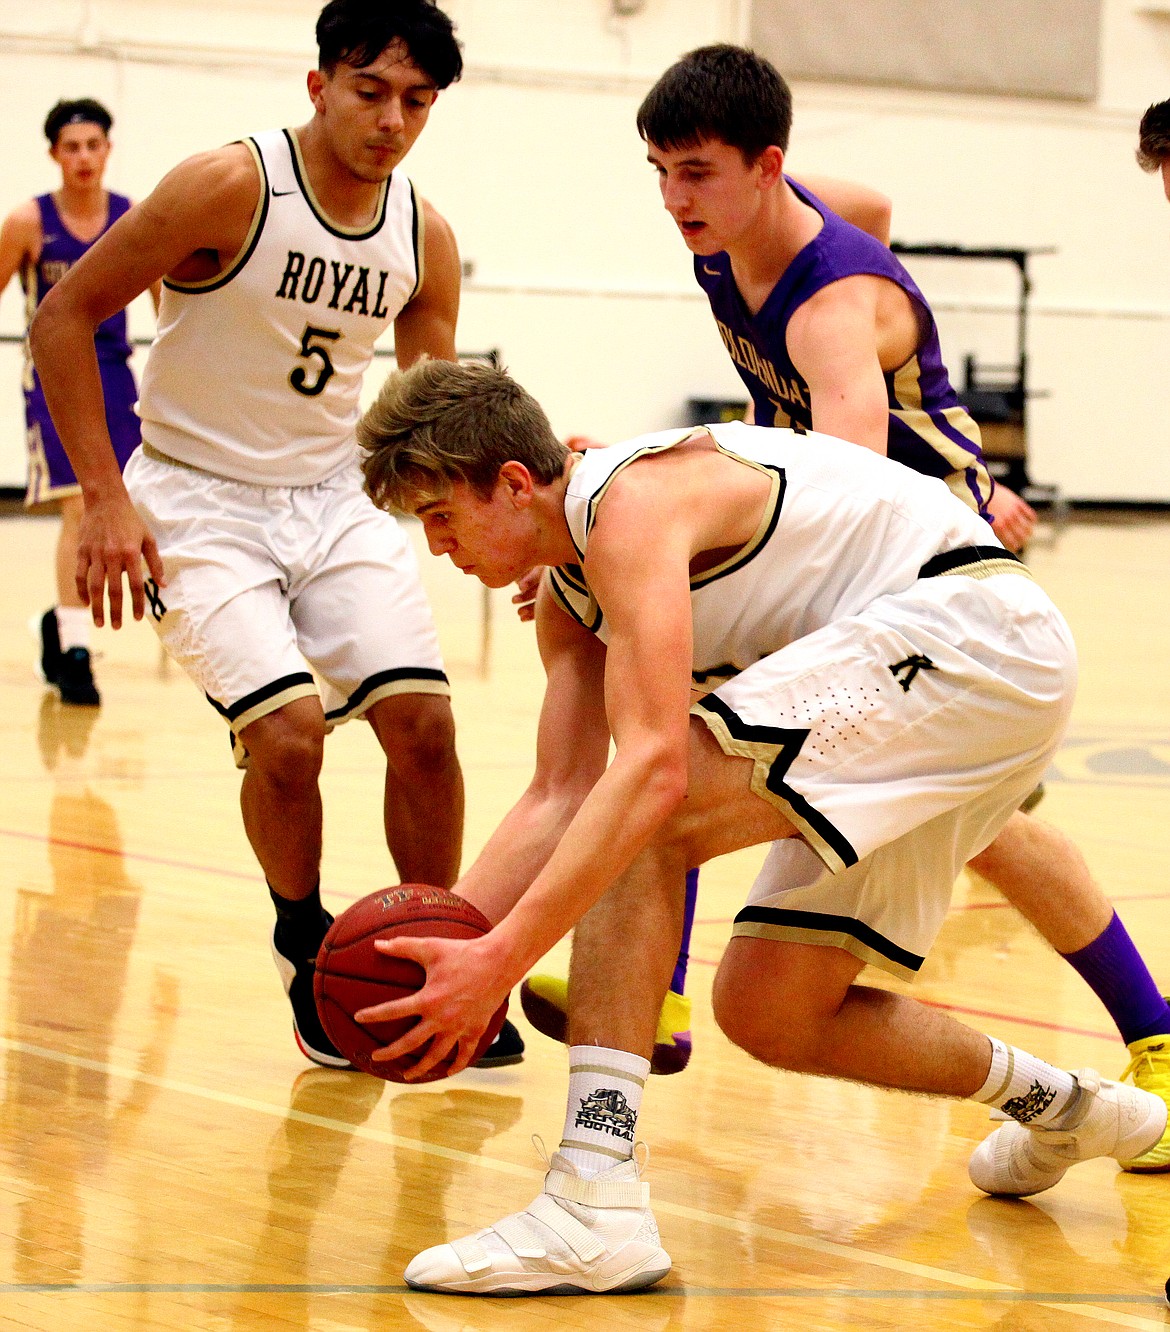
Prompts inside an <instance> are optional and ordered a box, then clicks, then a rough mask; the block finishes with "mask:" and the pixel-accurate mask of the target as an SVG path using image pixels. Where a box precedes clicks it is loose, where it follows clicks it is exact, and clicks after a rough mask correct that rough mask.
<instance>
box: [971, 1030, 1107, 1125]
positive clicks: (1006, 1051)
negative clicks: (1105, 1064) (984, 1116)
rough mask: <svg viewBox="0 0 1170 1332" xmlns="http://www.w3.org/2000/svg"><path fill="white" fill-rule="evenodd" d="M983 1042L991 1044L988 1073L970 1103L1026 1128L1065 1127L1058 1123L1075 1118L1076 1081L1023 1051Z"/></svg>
mask: <svg viewBox="0 0 1170 1332" xmlns="http://www.w3.org/2000/svg"><path fill="white" fill-rule="evenodd" d="M987 1039H988V1040H989V1041H990V1042H991V1072H990V1073H988V1075H987V1081H986V1082H985V1083H984V1084H983V1086H982V1087H980V1088H979V1090H978V1091H977V1092H976V1093H975V1094H974V1095H973V1096H972V1097H971V1099H972V1100H973V1101H982V1102H983V1104H984V1105H990V1106H993V1107H994V1108H995V1109H996V1110H1002V1111H1003V1112H1004V1113H1005V1114H1006V1115H1009V1116H1010V1117H1011V1118H1012V1119H1014V1120H1016V1121H1017V1122H1018V1123H1020V1124H1024V1125H1026V1126H1027V1127H1029V1128H1032V1127H1034V1126H1035V1125H1038V1124H1043V1125H1046V1126H1047V1127H1048V1128H1059V1127H1062V1126H1063V1127H1069V1125H1067V1124H1065V1125H1062V1123H1061V1121H1062V1120H1064V1119H1066V1117H1067V1118H1068V1119H1073V1120H1075V1119H1076V1117H1077V1115H1076V1112H1077V1109H1078V1106H1077V1102H1078V1101H1079V1100H1080V1099H1081V1089H1080V1087H1079V1086H1078V1085H1077V1080H1076V1078H1075V1077H1073V1075H1072V1074H1071V1073H1068V1072H1066V1071H1065V1070H1064V1069H1063V1068H1056V1067H1055V1066H1054V1065H1052V1064H1048V1063H1045V1061H1044V1060H1043V1059H1037V1058H1036V1056H1035V1055H1030V1054H1028V1052H1027V1051H1026V1050H1017V1049H1016V1048H1015V1046H1012V1045H1004V1043H1003V1042H1002V1041H997V1040H996V1039H995V1037H994V1036H989V1037H988V1038H987Z"/></svg>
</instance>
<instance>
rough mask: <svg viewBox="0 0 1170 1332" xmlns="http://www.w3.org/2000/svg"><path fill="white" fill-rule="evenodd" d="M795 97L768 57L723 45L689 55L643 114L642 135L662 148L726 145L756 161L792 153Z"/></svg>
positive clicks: (670, 71) (640, 119) (665, 79)
mask: <svg viewBox="0 0 1170 1332" xmlns="http://www.w3.org/2000/svg"><path fill="white" fill-rule="evenodd" d="M791 128H792V93H791V92H790V91H789V88H788V84H787V83H785V82H784V80H783V78H782V77H781V76H780V74H779V72H778V71H777V69H776V68H775V66H774V65H772V64H771V63H770V62H769V61H767V60H765V59H764V57H763V56H761V55H757V54H756V53H755V52H754V51H749V50H747V49H746V48H745V47H742V46H729V45H727V44H724V43H720V44H718V45H715V46H700V47H699V48H698V49H697V50H694V51H689V52H688V53H687V54H686V55H685V56H683V58H682V59H681V60H679V61H676V62H675V64H673V65H671V67H670V68H669V69H668V70H667V71H666V73H665V74H663V76H662V77H661V78H660V79H659V80H658V82H657V83H656V84H655V85H654V87H653V88H651V89H650V91H649V92H648V93H647V94H646V98H645V100H644V101H643V103H642V105H641V106H640V107H639V108H638V133H639V134H640V135H641V136H642V138H643V139H645V140H646V142H647V143H652V144H655V145H657V147H659V148H693V147H694V146H695V145H696V144H698V143H701V142H702V141H703V140H704V139H722V140H723V142H724V143H729V144H730V145H731V146H732V147H733V148H738V149H739V150H740V152H742V153H743V154H744V156H745V157H748V158H749V159H750V158H755V157H758V156H759V155H760V153H762V152H763V151H764V149H765V148H767V147H769V146H770V145H772V144H775V145H776V146H777V147H778V148H781V149H783V150H784V151H785V152H787V151H788V134H789V131H790V130H791Z"/></svg>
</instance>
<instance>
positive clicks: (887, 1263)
mask: <svg viewBox="0 0 1170 1332" xmlns="http://www.w3.org/2000/svg"><path fill="white" fill-rule="evenodd" d="M0 1049H3V1050H8V1051H12V1052H14V1053H18V1054H24V1055H31V1056H33V1057H36V1058H41V1059H44V1060H46V1061H48V1062H50V1063H56V1064H64V1065H66V1066H68V1067H71V1068H80V1069H86V1070H88V1071H90V1072H95V1073H103V1074H105V1075H106V1076H107V1077H116V1078H122V1079H124V1080H126V1081H128V1082H132V1083H140V1084H143V1085H145V1086H149V1087H155V1088H157V1089H159V1090H161V1091H169V1092H176V1093H179V1094H181V1095H186V1096H193V1097H196V1098H198V1099H201V1100H204V1101H211V1102H213V1103H215V1104H218V1105H227V1106H231V1107H232V1108H234V1109H239V1110H246V1111H252V1112H254V1113H257V1114H262V1115H267V1116H268V1117H269V1118H275V1119H282V1120H289V1119H292V1120H296V1121H297V1122H298V1123H302V1124H310V1125H313V1126H314V1127H317V1128H323V1129H327V1130H331V1131H332V1132H335V1133H342V1134H346V1135H348V1136H350V1137H354V1138H361V1139H364V1140H366V1141H370V1142H377V1143H382V1144H386V1145H388V1146H392V1147H397V1148H402V1149H405V1150H408V1151H415V1152H419V1153H421V1154H422V1155H424V1156H434V1157H438V1158H440V1159H442V1160H447V1161H455V1162H458V1163H459V1164H461V1165H465V1166H471V1167H475V1168H478V1169H481V1170H488V1171H491V1172H492V1173H494V1174H497V1175H507V1176H510V1177H512V1178H514V1179H522V1180H529V1181H537V1180H540V1179H542V1178H543V1175H544V1172H543V1170H541V1169H538V1168H536V1167H533V1166H523V1165H518V1164H516V1163H514V1162H511V1161H501V1160H498V1159H496V1158H494V1157H491V1156H484V1155H481V1154H477V1153H471V1152H462V1151H459V1150H457V1149H456V1148H453V1147H444V1146H443V1145H441V1144H440V1143H433V1142H423V1141H421V1140H419V1139H417V1138H407V1137H403V1136H402V1135H400V1134H397V1133H390V1132H387V1131H386V1130H384V1129H378V1128H374V1127H372V1126H371V1125H369V1124H350V1123H347V1122H346V1121H345V1120H340V1119H334V1118H331V1117H329V1116H325V1115H314V1114H309V1113H307V1112H306V1111H303V1110H294V1109H292V1108H291V1107H289V1106H287V1105H275V1104H273V1103H272V1102H269V1101H261V1100H257V1099H255V1098H254V1097H249V1096H239V1095H237V1094H236V1093H234V1092H228V1091H224V1090H222V1089H221V1088H214V1087H205V1086H200V1085H199V1084H198V1083H193V1082H186V1081H183V1080H182V1079H178V1078H168V1077H161V1076H159V1075H157V1074H153V1073H144V1072H143V1071H142V1070H140V1069H135V1068H123V1067H121V1066H120V1065H117V1064H111V1063H107V1062H104V1061H102V1060H97V1059H87V1058H85V1057H84V1056H82V1055H71V1054H65V1053H63V1052H62V1051H59V1050H51V1049H48V1048H47V1047H45V1046H40V1045H33V1044H31V1043H29V1042H27V1041H17V1040H13V1039H11V1038H10V1037H6V1036H0ZM654 1209H655V1211H656V1212H657V1213H658V1214H659V1215H666V1216H673V1217H678V1218H681V1219H682V1220H686V1221H692V1222H695V1223H696V1224H698V1225H701V1226H705V1227H707V1228H708V1229H712V1230H723V1231H731V1232H734V1233H736V1234H738V1235H741V1236H744V1237H748V1238H755V1239H766V1240H772V1241H774V1242H775V1243H778V1244H782V1245H785V1246H787V1247H789V1248H795V1249H802V1250H805V1251H806V1252H810V1253H815V1254H817V1255H818V1256H820V1257H829V1258H835V1259H839V1260H840V1261H841V1262H843V1263H846V1264H848V1265H851V1266H858V1265H863V1266H868V1267H876V1268H882V1269H885V1270H886V1271H890V1272H897V1273H898V1274H899V1275H901V1276H909V1277H914V1278H917V1279H919V1280H923V1281H932V1282H935V1283H937V1284H939V1285H942V1286H957V1287H959V1288H960V1289H961V1290H963V1291H966V1292H968V1293H969V1294H971V1295H979V1294H983V1293H986V1294H994V1293H997V1292H998V1293H1007V1294H1011V1295H1013V1296H1015V1297H1021V1296H1024V1295H1026V1293H1027V1292H1024V1291H1021V1290H1020V1289H1019V1288H1018V1287H1016V1286H1012V1285H1009V1284H1007V1283H1005V1282H1001V1281H988V1280H986V1279H984V1278H983V1277H975V1276H968V1275H967V1274H966V1273H963V1272H952V1271H950V1270H948V1269H946V1268H939V1267H932V1266H929V1265H928V1264H925V1263H916V1262H911V1261H910V1260H908V1259H905V1258H897V1257H894V1256H893V1255H892V1254H883V1253H877V1252H874V1251H872V1250H869V1249H864V1248H860V1247H857V1246H851V1245H848V1244H837V1243H835V1242H833V1241H832V1240H825V1239H818V1238H816V1237H814V1236H811V1235H799V1234H796V1233H794V1232H792V1231H787V1230H781V1229H779V1228H778V1227H776V1226H768V1225H764V1224H762V1223H760V1222H758V1221H745V1220H740V1219H737V1218H735V1217H731V1216H725V1215H722V1214H720V1213H718V1212H708V1211H704V1210H703V1209H702V1208H698V1207H688V1206H687V1205H686V1204H684V1203H674V1202H669V1201H663V1200H661V1199H656V1200H655V1203H654ZM3 1289H4V1288H3V1287H0V1291H2V1290H3ZM69 1289H76V1288H75V1287H70V1288H69ZM683 1293H684V1294H685V1293H686V1292H685V1289H684V1291H683ZM917 1295H918V1292H916V1291H913V1290H911V1291H907V1292H906V1296H905V1298H907V1299H913V1298H916V1297H917ZM1036 1303H1038V1305H1039V1306H1040V1307H1042V1308H1052V1309H1056V1310H1058V1311H1061V1312H1073V1313H1076V1314H1079V1315H1080V1316H1082V1317H1086V1318H1091V1319H1094V1320H1096V1321H1098V1322H1106V1323H1112V1324H1114V1325H1115V1326H1118V1327H1136V1328H1159V1329H1164V1328H1165V1322H1164V1320H1160V1321H1159V1322H1157V1323H1153V1322H1150V1321H1148V1320H1145V1319H1136V1318H1133V1317H1132V1316H1131V1315H1128V1314H1123V1313H1120V1312H1118V1311H1114V1310H1110V1309H1103V1308H1100V1307H1098V1306H1096V1305H1092V1304H1076V1303H1069V1302H1068V1301H1062V1300H1057V1301H1052V1302H1048V1301H1036Z"/></svg>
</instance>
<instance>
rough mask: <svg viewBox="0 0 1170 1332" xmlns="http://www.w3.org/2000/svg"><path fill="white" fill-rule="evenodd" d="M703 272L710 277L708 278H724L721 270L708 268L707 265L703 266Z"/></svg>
mask: <svg viewBox="0 0 1170 1332" xmlns="http://www.w3.org/2000/svg"><path fill="white" fill-rule="evenodd" d="M703 272H704V273H706V274H707V275H708V277H722V276H723V274H722V272H720V270H719V269H718V268H708V267H707V265H706V264H704V265H703Z"/></svg>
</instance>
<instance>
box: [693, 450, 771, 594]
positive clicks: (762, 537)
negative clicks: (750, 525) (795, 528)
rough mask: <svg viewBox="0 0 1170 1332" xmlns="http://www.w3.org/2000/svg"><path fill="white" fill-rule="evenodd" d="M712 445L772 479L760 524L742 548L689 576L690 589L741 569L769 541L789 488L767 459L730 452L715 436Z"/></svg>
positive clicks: (724, 454)
mask: <svg viewBox="0 0 1170 1332" xmlns="http://www.w3.org/2000/svg"><path fill="white" fill-rule="evenodd" d="M711 438H712V439H715V436H714V435H712V436H711ZM715 447H716V448H717V449H718V450H719V452H720V453H722V454H723V456H724V457H725V458H731V459H733V460H734V461H735V462H741V463H744V464H746V466H748V467H751V468H753V469H755V470H756V471H758V472H763V473H764V475H765V476H767V478H768V480H769V481H770V482H771V485H772V489H771V490H770V492H769V493H768V502H767V504H766V505H765V506H764V512H763V513H762V514H761V515H760V521H759V524H758V526H757V527H756V530H755V532H754V533H753V534H752V535H751V537H750V538H749V539H748V541H747V542H746V543H745V544H744V546H743V548H742V549H741V550H739V551H737V552H736V554H734V555H732V556H731V558H730V559H727V560H724V561H723V563H722V564H717V565H715V567H714V568H713V569H705V570H704V571H703V572H702V573H701V574H696V575H695V577H694V578H692V579H691V588H692V590H694V589H695V588H699V587H706V586H707V584H708V583H714V582H715V581H716V580H717V579H720V578H726V577H727V576H728V574H733V573H735V571H736V570H737V569H742V568H743V566H744V565H745V564H748V563H749V562H750V561H751V560H753V559H754V558H755V557H756V556H757V555H758V554H759V553H760V551H761V550H762V549H763V548H764V546H766V545H767V544H768V541H769V539H770V538H771V536H772V533H773V532H774V531H775V530H776V524H777V523H778V522H779V521H780V510H781V509H782V508H783V507H784V494H785V492H786V490H787V489H788V476H787V474H786V473H785V471H784V468H783V467H770V466H769V465H768V464H767V463H760V462H756V461H755V460H754V459H753V458H745V457H743V456H742V454H738V453H733V452H732V451H731V450H730V449H725V448H724V447H723V445H722V444H720V443H719V441H718V440H717V439H715Z"/></svg>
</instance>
